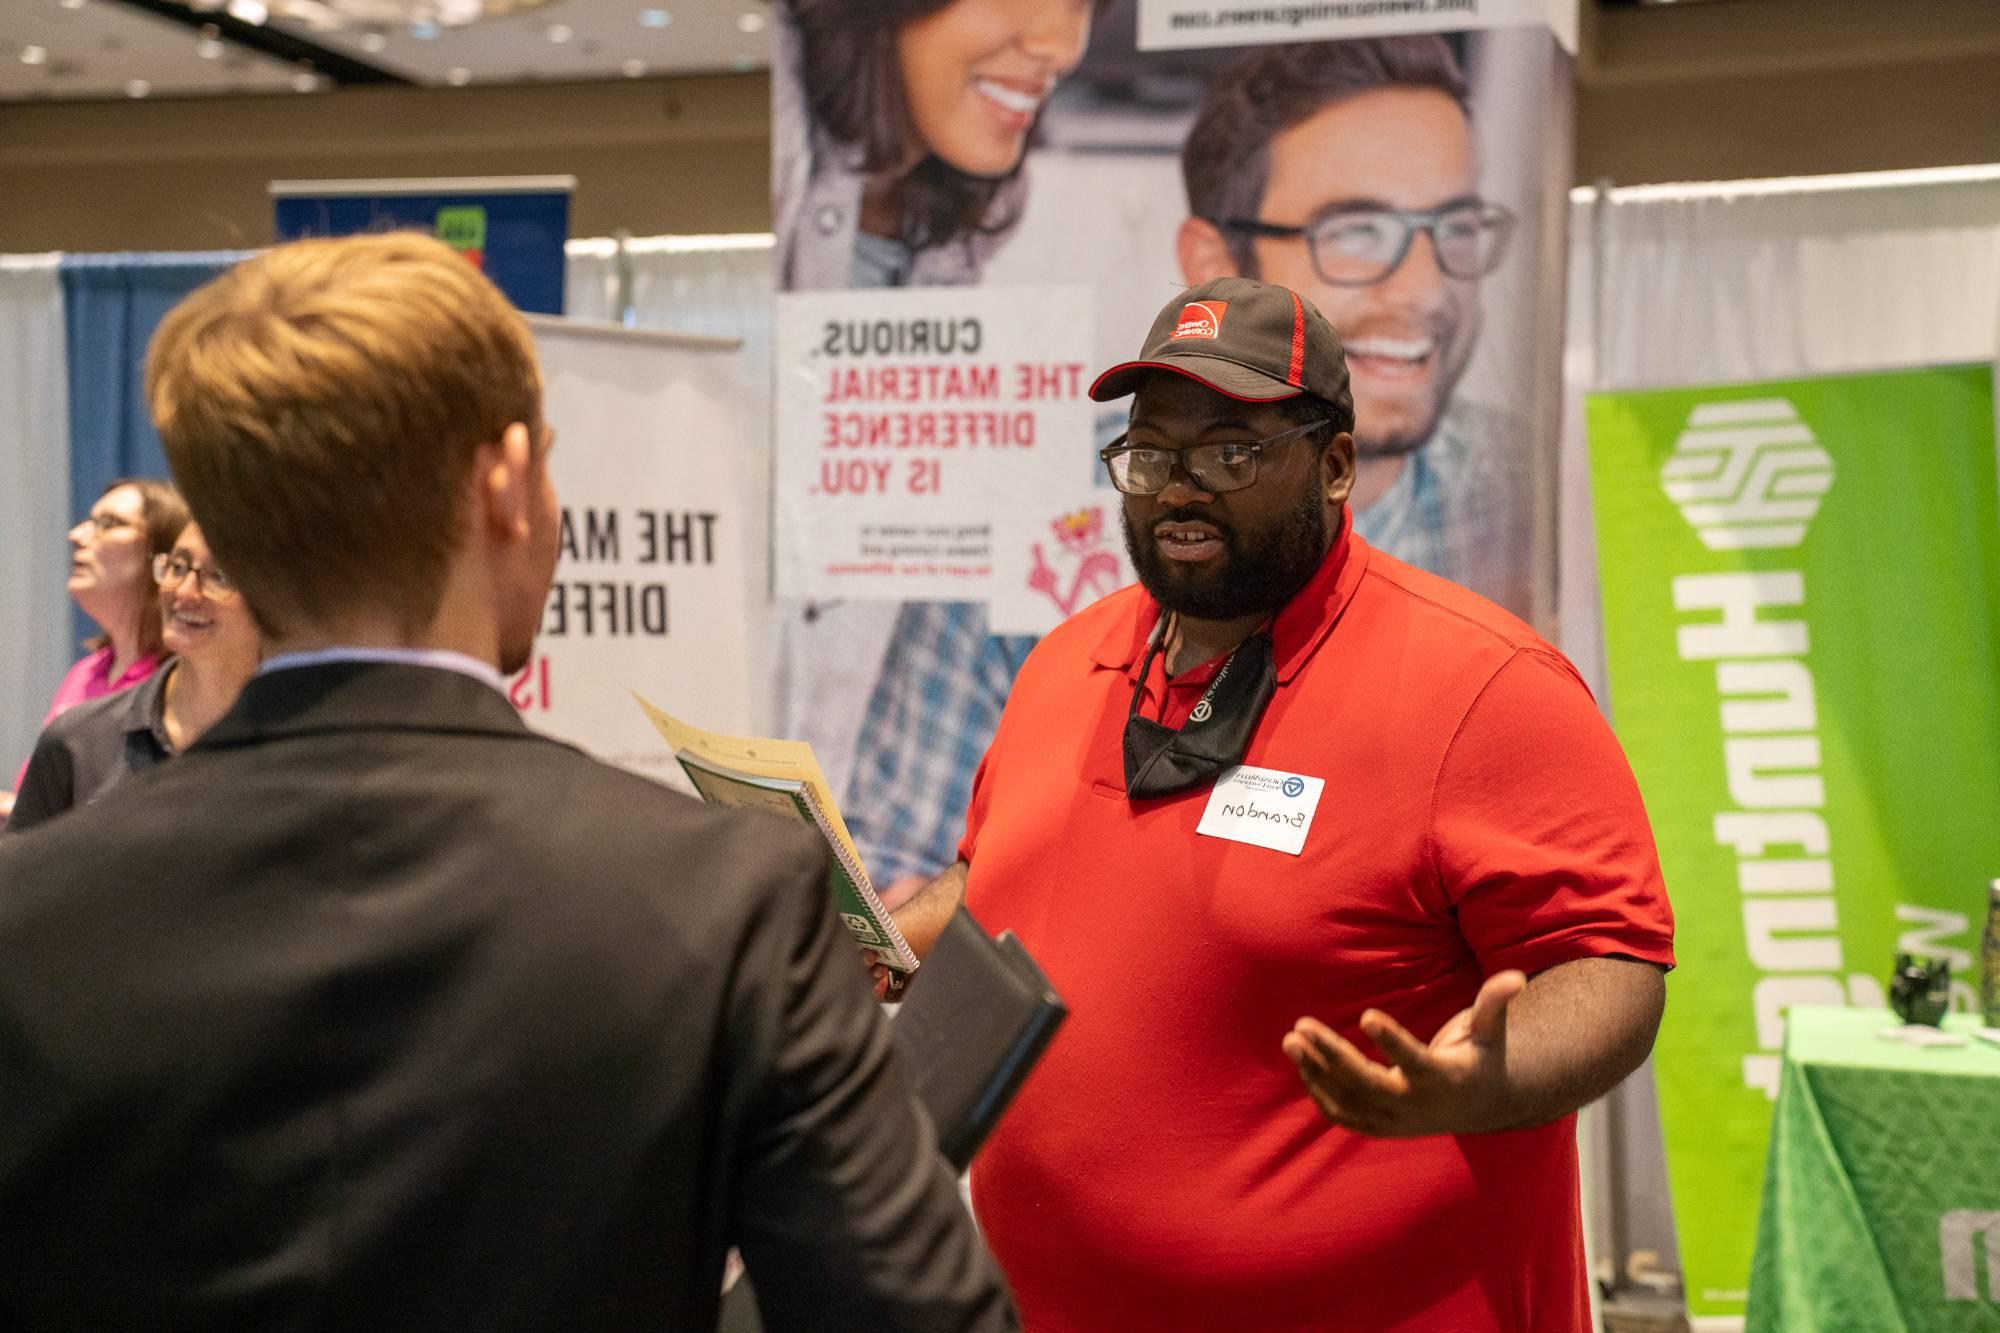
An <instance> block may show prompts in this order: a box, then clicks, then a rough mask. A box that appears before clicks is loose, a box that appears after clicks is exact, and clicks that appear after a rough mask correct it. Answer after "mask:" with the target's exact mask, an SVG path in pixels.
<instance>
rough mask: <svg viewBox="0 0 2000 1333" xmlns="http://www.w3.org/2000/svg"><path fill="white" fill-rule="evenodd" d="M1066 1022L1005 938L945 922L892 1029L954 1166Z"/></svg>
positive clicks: (962, 1163)
mask: <svg viewBox="0 0 2000 1333" xmlns="http://www.w3.org/2000/svg"><path fill="white" fill-rule="evenodd" d="M1068 1013H1069V1010H1068V1009H1067V1008H1066V1007H1065V1006H1064V1005H1063V1002H1062V997H1061V996H1059V995H1057V994H1056V992H1055V989H1054V988H1053V987H1052V986H1050V985H1049V979H1048V978H1047V977H1045V976H1043V975H1042V969H1041V968H1039V967H1037V966H1036V965H1035V960H1034V959H1033V958H1031V957H1029V956H1028V951H1027V950H1026V949H1024V948H1022V947H1021V942H1020V941H1019V940H1018V939H1015V938H1014V933H1013V932H1012V931H1009V930H1003V931H1001V932H1000V934H999V937H998V938H990V937H988V935H987V934H986V932H985V931H984V930H982V929H980V926H979V923H978V922H977V921H975V920H973V917H972V914H971V913H970V912H968V911H966V910H965V909H964V908H963V907H961V908H959V909H958V911H956V912H954V913H953V914H952V918H951V921H950V922H949V923H948V924H947V925H946V926H945V928H944V932H943V933H942V934H941V935H939V936H938V940H937V943H936V944H934V945H933V946H931V951H930V955H929V957H927V958H925V959H924V965H923V966H922V967H921V968H920V969H918V971H917V974H916V977H915V978H914V980H913V981H912V982H911V985H910V995H909V998H908V999H907V1000H905V1001H903V1004H902V1007H901V1009H900V1011H899V1012H898V1013H897V1015H896V1021H895V1022H894V1023H892V1024H891V1025H890V1030H891V1031H892V1032H893V1033H894V1034H895V1038H896V1044H897V1045H899V1046H901V1047H902V1048H903V1054H904V1056H905V1057H906V1060H905V1064H906V1066H907V1068H908V1069H909V1071H910V1077H911V1078H912V1080H914V1082H915V1083H916V1091H917V1100H919V1101H921V1102H922V1103H923V1104H924V1109H925V1110H926V1111H928V1112H930V1117H931V1120H932V1122H933V1123H935V1124H936V1125H937V1134H938V1147H939V1148H940V1149H941V1150H942V1151H943V1153H944V1155H945V1159H946V1160H947V1161H949V1162H950V1163H951V1164H952V1166H954V1167H956V1168H957V1169H958V1170H960V1171H963V1170H965V1168H966V1166H967V1165H968V1164H970V1163H971V1161H972V1155H973V1154H974V1153H976V1152H978V1151H979V1145H980V1144H982V1143H984V1142H985V1141H986V1136H987V1134H989V1133H990V1132H992V1129H993V1126H994V1125H995V1124H997V1123H999V1120H1000V1114H1001V1112H1003V1111H1005V1110H1006V1109H1007V1104H1008V1103H1009V1102H1010V1101H1012V1100H1013V1098H1014V1094H1015V1092H1017V1091H1018V1090H1019V1089H1020V1086H1021V1081H1022V1080H1023V1079H1025V1078H1026V1077H1027V1076H1028V1071H1029V1070H1030V1069H1032V1068H1034V1065H1035V1061H1036V1060H1038V1059H1040V1058H1041V1055H1042V1052H1043V1051H1044V1050H1045V1049H1047V1047H1048V1044H1049V1039H1050V1038H1051V1037H1053V1036H1055V1033H1056V1029H1057V1028H1058V1027H1060V1026H1061V1025H1062V1021H1063V1019H1064V1018H1065V1017H1066V1016H1067V1015H1068Z"/></svg>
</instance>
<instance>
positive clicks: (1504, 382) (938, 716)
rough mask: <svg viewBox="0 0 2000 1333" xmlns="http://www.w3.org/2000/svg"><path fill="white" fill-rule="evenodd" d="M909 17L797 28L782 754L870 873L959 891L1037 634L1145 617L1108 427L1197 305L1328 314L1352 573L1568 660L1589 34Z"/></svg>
mask: <svg viewBox="0 0 2000 1333" xmlns="http://www.w3.org/2000/svg"><path fill="white" fill-rule="evenodd" d="M920 9H921V12H920V13H914V14H913V15H912V16H911V17H907V18H904V19H901V20H896V19H892V18H889V17H886V16H885V13H884V10H883V7H882V6H880V5H878V4H874V3H870V2H869V0H777V3H774V5H773V10H774V13H775V17H776V20H777V22H776V24H775V29H776V36H777V43H776V51H775V57H774V61H773V68H772V126H773V134H772V138H773V162H772V186H773V214H774V217H775V231H776V242H777V243H776V251H775V262H776V265H777V269H778V283H779V287H780V289H781V295H780V297H779V301H778V307H777V328H776V362H777V365H776V381H777V392H776V402H777V413H776V442H775V452H776V458H777V460H778V461H777V467H776V471H775V475H774V486H775V490H776V505H775V512H776V514H777V517H778V521H777V525H776V528H775V550H774V561H775V565H774V567H775V571H776V585H777V592H778V594H779V597H780V599H781V614H783V615H784V616H785V620H786V623H785V624H784V626H783V628H782V630H781V641H782V645H783V647H782V651H781V660H780V663H779V673H780V678H781V680H782V681H783V682H784V685H783V690H782V693H783V697H784V704H783V710H782V713H781V716H780V717H779V719H778V724H779V726H780V727H782V728H783V729H784V730H785V731H786V732H787V733H788V734H790V735H795V736H801V737H804V738H806V739H809V740H811V741H812V742H813V744H814V746H815V748H816V749H817V750H818V751H819V752H820V753H821V754H822V756H823V758H825V760H826V767H827V769H828V772H829V776H830V778H831V779H832V780H833V782H834V784H835V786H836V789H837V790H839V791H840V793H841V796H842V804H843V809H844V810H846V811H847V812H848V814H849V816H850V819H849V822H850V826H851V827H852V828H853V830H854V832H855V836H856V839H857V841H858V842H859V843H860V845H861V847H862V851H863V853H864V856H866V857H867V858H868V860H869V861H870V863H871V865H872V864H886V865H887V866H888V867H889V872H888V874H887V875H886V876H884V877H886V878H892V877H894V875H895V874H898V873H921V872H922V871H926V870H932V871H934V870H936V869H940V868H942V865H943V864H944V863H945V862H948V861H949V859H950V857H951V854H952V847H953V844H954V842H955V829H956V827H957V825H958V823H959V821H960V820H961V818H962V816H963V803H964V799H965V794H966V791H967V788H968V787H969V782H970V775H971V769H972V767H973V766H974V765H976V763H977V762H978V757H979V755H980V754H981V753H982V752H983V751H984V749H985V746H986V744H987V742H988V741H989V740H990V738H991V735H992V729H993V726H994V723H995V721H996V720H997V718H998V716H999V712H1000V709H1001V707H1002V705H1003V704H1004V702H1005V698H1006V694H1007V690H1008V688H1009V685H1010V683H1011V681H1012V679H1013V674H1014V672H1015V671H1016V670H1017V669H1018V667H1019V665H1020V661H1021V659H1022V657H1023V656H1024V655H1025V654H1026V653H1027V652H1028V651H1029V649H1030V648H1031V647H1032V641H1031V638H1030V637H1028V636H1033V635H1039V634H1042V633H1046V632H1047V631H1048V630H1050V629H1051V628H1053V627H1054V626H1055V625H1056V624H1057V623H1059V622H1060V621H1061V620H1063V619H1064V618H1066V617H1067V616H1069V615H1071V614H1074V613H1075V612H1076V611H1079V610H1081V609H1082V608H1083V607H1085V606H1087V605H1088V604H1089V603H1091V602H1093V601H1095V600H1097V599H1098V598H1100V597H1102V596H1103V595H1105V594H1106V593H1108V592H1110V591H1112V590H1114V589H1115V588H1116V587H1118V586H1120V585H1122V584H1124V583H1126V582H1128V581H1129V580H1130V579H1131V577H1132V575H1131V572H1130V570H1131V565H1130V562H1129V559H1128V556H1127V551H1126V539H1125V534H1124V531H1123V522H1122V514H1123V511H1124V507H1123V501H1122V499H1121V497H1120V496H1119V494H1118V493H1117V492H1116V491H1115V490H1113V489H1112V487H1111V486H1110V483H1109V480H1108V478H1107V477H1105V475H1104V469H1103V467H1102V465H1101V464H1100V463H1099V462H1098V459H1097V452H1098V450H1099V449H1101V448H1103V447H1104V446H1105V445H1107V444H1109V443H1111V442H1112V441H1113V440H1114V439H1115V438H1117V436H1118V435H1119V434H1120V432H1121V431H1122V430H1123V429H1124V426H1125V422H1126V416H1127V413H1128V411H1129V409H1130V406H1131V403H1130V400H1129V399H1128V400H1124V401H1117V402H1111V403H1103V404H1099V403H1093V402H1090V401H1088V399H1087V398H1086V397H1085V396H1084V391H1085V390H1087V388H1088V386H1089V384H1090V383H1091V381H1092V379H1093V378H1094V377H1095V375H1096V374H1097V372H1099V371H1101V370H1103V369H1105V368H1106V367H1109V366H1111V365H1112V364H1114V363H1116V362H1119V361H1123V360H1127V359H1130V358H1132V357H1134V356H1136V355H1137V354H1138V353H1139V351H1140V348H1141V344H1142V343H1143V341H1144V339H1145V335H1146V332H1147V330H1148V328H1149V327H1150V325H1151V323H1152V320H1153V317H1154V316H1155V314H1156V313H1157V312H1158V311H1159V310H1160V308H1161V307H1162V306H1164V305H1166V304H1167V303H1168V302H1169V301H1171V300H1173V299H1174V298H1175V295H1176V294H1177V293H1178V292H1179V291H1181V290H1182V289H1183V288H1185V287H1187V286H1191V285H1194V284H1197V283H1201V282H1206V281H1209V280H1211V279H1214V278H1218V277H1224V276H1247V277H1260V278H1263V279H1265V280H1268V281H1272V282H1278V283H1282V284H1284V285H1286V286H1289V287H1291V288H1293V289H1294V290H1296V291H1298V292H1299V293H1301V294H1302V295H1303V296H1304V297H1305V298H1306V299H1307V300H1310V301H1311V302H1313V303H1314V304H1315V305H1316V306H1318V307H1319V309H1320V310H1321V311H1322V312H1323V313H1324V314H1325V315H1326V316H1327V317H1328V319H1330V320H1331V321H1332V323H1333V324H1334V326H1335V327H1336V328H1337V329H1338V330H1339V331H1340V333H1341V335H1342V337H1343V338H1344V340H1345V343H1346V348H1347V353H1348V360H1349V367H1350V370H1351V372H1352V376H1353V385H1354V397H1355V411H1356V418H1357V422H1356V430H1355V438H1356V441H1357V448H1358V452H1359V455H1360V462H1359V475H1358V477H1357V484H1356V489H1355V492H1354V498H1353V502H1352V503H1353V507H1354V510H1355V515H1356V526H1357V529H1358V530H1359V531H1360V533H1361V534H1362V536H1363V537H1365V538H1366V539H1367V540H1368V541H1370V542H1371V543H1374V544H1375V545H1377V546H1378V547H1380V548H1382V549H1384V550H1386V551H1388V552H1389V553H1390V554H1392V555H1395V556H1397V557H1400V558H1402V559H1405V560H1408V561H1410V562H1412V563H1414V564H1417V565H1420V566H1422V567H1424V568H1426V569H1429V570H1432V571H1433V572H1435V573H1439V574H1442V575H1443V576H1445V577H1447V578H1451V579H1454V580H1457V581H1459V582H1461V583H1464V584H1465V585H1467V586H1468V587H1470V588H1472V589H1473V590H1474V591H1477V592H1480V593H1483V594H1485V595H1487V596H1489V597H1491V598H1493V599H1494V600H1496V601H1498V602H1500V603H1502V604H1503V605H1505V606H1506V607H1508V608H1509V609H1511V610H1513V611H1516V612H1518V613H1519V614H1521V615H1522V616H1524V617H1527V618H1529V619H1530V620H1532V621H1534V622H1535V623H1536V624H1537V626H1538V627H1539V628H1541V629H1543V630H1544V631H1547V632H1551V633H1553V632H1554V631H1555V628H1556V627H1555V626H1554V624H1553V612H1554V606H1555V599H1554V581H1553V571H1554V550H1555V544H1554V529H1555V524H1554V480H1553V478H1554V447H1553V446H1554V441H1555V439H1556V437H1557V433H1558V431H1557V408H1558V403H1559V393H1558V389H1559V375H1560V356H1561V345H1562V339H1561V329H1560V318H1561V315H1560V311H1561V295H1562V282H1563V274H1564V271H1565V270H1564V253H1563V220H1564V216H1565V214H1564V208H1565V192H1566V190H1567V188H1568V185H1569V180H1570V138H1571V117H1570V102H1571V98H1570V93H1571V87H1572V83H1571V79H1572V71H1571V58H1570V55H1569V50H1568V41H1569V36H1570V34H1571V33H1572V32H1573V31H1574V26H1575V17H1576V11H1577V6H1576V3H1575V0H1534V2H1532V3H1530V2H1529V0H1435V2H1434V0H1395V3H1393V4H1389V3H1374V2H1371V3H1367V4H1360V3H1352V4H1307V5H1278V6H1274V7H1266V6H1257V5H1251V6H1243V5H1233V4H1228V3H1226V2H1225V0H1217V2H1216V3H1215V4H1211V5H1206V6H1204V5H1197V4H1194V3H1192V2H1191V0H1190V2H1189V3H1181V2H1180V0H1171V2H1169V0H1035V3H1030V4H1006V5H994V4H989V3H983V2H982V0H948V2H947V3H943V4H932V5H927V6H922V7H920ZM1162 34H1164V35H1162ZM885 599H893V600H885ZM1001 636H1006V637H1001ZM850 775H851V780H850Z"/></svg>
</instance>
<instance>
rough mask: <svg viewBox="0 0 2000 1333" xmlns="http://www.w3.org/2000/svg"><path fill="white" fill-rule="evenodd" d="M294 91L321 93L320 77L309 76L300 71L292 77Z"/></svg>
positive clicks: (315, 75)
mask: <svg viewBox="0 0 2000 1333" xmlns="http://www.w3.org/2000/svg"><path fill="white" fill-rule="evenodd" d="M292 91H293V92H295V93H310V92H317V91H319V75H317V74H308V73H306V72H305V71H304V70H300V71H299V72H298V73H297V74H294V75H292Z"/></svg>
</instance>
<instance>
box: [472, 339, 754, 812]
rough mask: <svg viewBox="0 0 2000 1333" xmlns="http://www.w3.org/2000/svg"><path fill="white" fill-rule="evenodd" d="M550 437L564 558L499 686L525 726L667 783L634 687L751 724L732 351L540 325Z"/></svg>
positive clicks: (747, 518)
mask: <svg viewBox="0 0 2000 1333" xmlns="http://www.w3.org/2000/svg"><path fill="white" fill-rule="evenodd" d="M532 323H533V326H534V331H535V346H536V350H537V351H538V352H539V353H540V355H541V360H542V374H543V377H544V379H545V381H546V384H547V391H546V400H545V402H546V412H547V417H548V421H549V424H550V425H551V426H552V427H554V429H555V431H556V446H555V450H554V452H552V453H551V454H550V455H549V468H550V472H551V474H552V476H553V478H554V481H555V486H556V493H557V495H558V497H559V498H560V500H561V502H562V529H561V541H562V545H561V551H560V554H559V557H558V562H557V565H556V577H555V584H554V586H553V587H552V588H550V590H549V601H548V606H547V607H546V609H545V610H544V612H543V615H542V628H541V636H540V637H539V638H538V639H537V640H536V644H535V658H534V660H533V661H531V662H530V663H529V664H528V666H527V669H526V670H524V671H523V672H522V673H521V674H520V675H519V676H517V677H515V679H514V680H513V681H512V682H511V690H510V693H511V695H512V698H513V700H514V705H515V707H517V708H519V709H520V710H521V712H522V715H523V716H524V717H526V718H527V719H528V721H529V722H530V723H531V724H532V725H533V726H535V727H536V728H537V729H538V730H542V731H546V732H549V733H551V734H553V735H556V736H560V737H562V738H563V739H564V740H567V741H572V742H574V743H576V744H577V745H580V746H582V747H583V748H584V749H586V750H588V751H590V752H591V753H592V754H594V755H596V756H597V757H598V758H600V759H603V760H606V761H607V762H610V763H614V764H618V765H620V766H622V767H625V768H629V769H632V770H633V771H635V772H639V773H644V774H646V775H647V776H649V777H654V778H659V779H662V780H667V779H669V778H670V777H672V778H674V779H675V780H678V769H677V766H676V765H675V764H674V762H673V756H672V754H671V753H670V752H669V751H668V749H667V747H666V744H665V743H664V742H663V741H661V740H660V738H659V736H658V734H657V733H656V732H655V731H654V730H653V728H652V726H651V725H649V724H648V723H647V721H646V718H645V715H644V714H643V713H642V712H641V711H640V710H639V705H638V704H637V703H635V702H634V701H633V698H632V695H633V692H634V691H639V692H642V693H644V694H645V695H646V697H647V698H649V699H655V700H658V701H659V703H660V704H661V706H663V707H667V708H671V709H673V710H674V712H675V714H676V715H678V716H681V717H685V718H688V719H690V720H693V721H696V722H698V723H699V724H700V725H701V726H703V727H706V728H710V729H713V730H718V731H727V732H732V733H736V734H743V733H746V732H750V731H752V729H753V727H754V725H755V723H756V722H757V721H758V720H759V719H758V718H757V717H756V715H755V714H754V713H753V703H754V701H753V699H752V698H751V693H750V681H751V678H752V675H753V673H752V671H751V665H750V631H749V623H748V617H749V615H750V608H751V607H752V606H754V605H757V604H758V603H759V602H760V601H761V592H762V590H761V589H758V588H755V587H753V586H752V583H751V580H750V579H749V577H748V576H747V572H746V568H745V553H746V550H747V549H748V546H749V544H750V543H752V542H756V541H761V540H763V536H764V525H763V523H762V522H761V521H755V522H753V520H752V515H751V511H750V509H749V506H747V505H745V504H744V503H743V486H742V479H741V478H740V477H739V475H738V473H737V471H736V468H735V461H734V460H736V459H737V458H738V457H739V456H740V455H741V454H743V453H745V452H747V450H746V449H744V448H743V447H742V446H741V444H740V442H739V441H738V440H737V434H738V432H737V421H738V414H737V411H736V408H735V405H734V404H733V402H732V401H731V394H732V393H733V392H740V391H741V390H740V386H739V385H738V384H737V381H738V378H739V377H738V374H737V367H736V361H737V357H738V355H739V354H738V352H737V350H736V346H735V344H734V343H733V342H729V341H725V340H722V339H708V338H677V337H673V336H671V335H664V334H657V333H640V332H633V331H629V330H625V329H619V328H614V327H607V326H599V325H589V324H580V323H569V322H566V321H562V320H549V319H536V320H534V321H532Z"/></svg>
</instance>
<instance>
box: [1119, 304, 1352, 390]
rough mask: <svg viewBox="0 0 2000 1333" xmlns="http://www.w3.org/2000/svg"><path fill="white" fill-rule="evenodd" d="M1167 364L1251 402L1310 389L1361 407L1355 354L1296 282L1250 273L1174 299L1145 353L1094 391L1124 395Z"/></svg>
mask: <svg viewBox="0 0 2000 1333" xmlns="http://www.w3.org/2000/svg"><path fill="white" fill-rule="evenodd" d="M1159 370H1165V371H1170V372H1172V373H1173V374H1176V375H1185V376H1186V377H1187V378H1189V379H1191V380H1194V381H1195V382H1196V383H1199V384H1204V385H1206V386H1208V387H1209V388H1211V389H1213V390H1215V391H1216V392H1217V393H1220V394H1226V395H1228V396H1229V397H1231V398H1237V399H1241V400H1242V401H1244V402H1247V403H1272V402H1277V401H1278V400H1280V399H1284V398H1296V397H1298V396H1299V395H1300V394H1302V393H1309V394H1313V395H1314V396H1316V397H1319V398H1324V399H1325V400H1326V401H1327V402H1329V403H1332V404H1334V405H1335V406H1337V407H1341V408H1344V409H1345V410H1346V411H1347V412H1352V411H1353V410H1354V395H1353V391H1352V390H1351V389H1349V388H1348V384H1347V353H1346V352H1345V351H1343V350H1342V349H1341V346H1340V335H1339V334H1337V333H1335V332H1334V331H1333V325H1331V324H1329V323H1328V322H1327V319H1326V316H1325V315H1322V314H1320V312H1319V311H1318V310H1317V309H1316V308H1315V307H1314V306H1313V303H1312V302H1311V301H1308V300H1306V299H1305V298H1304V297H1302V296H1300V295H1299V294H1298V293H1297V292H1295V291H1293V290H1292V289H1291V288H1289V287H1279V286H1276V285H1274V284H1272V283H1268V282H1256V281H1253V280H1252V279H1250V278H1216V279H1215V280H1213V281H1211V282H1204V283H1202V284H1201V285H1200V286H1198V287H1190V288H1188V289H1187V290H1186V291H1184V292H1182V293H1181V294H1180V295H1178V296H1176V297H1175V298H1174V299H1173V300H1171V301H1169V302H1167V304H1166V306H1165V307H1164V308H1163V309H1162V310H1161V311H1160V313H1159V316H1158V317H1157V318H1155V319H1154V320H1153V330H1152V332H1151V333H1148V334H1147V335H1146V347H1145V350H1144V351H1143V352H1141V353H1140V354H1139V359H1138V360H1137V361H1125V362H1121V363H1120V364H1118V365H1115V366H1113V367H1111V369H1109V370H1107V371H1105V372H1104V373H1103V374H1102V375H1099V376H1098V377H1097V382H1096V383H1094V384H1092V385H1091V386H1090V396H1091V397H1092V398H1095V399H1096V400H1097V401H1098V402H1100V403H1101V402H1104V401H1106V400H1107V399H1111V398H1123V397H1124V396H1125V395H1126V394H1128V393H1135V392H1137V391H1138V388H1139V385H1140V384H1141V383H1143V382H1144V380H1145V378H1146V376H1147V375H1149V374H1151V373H1153V372H1154V371H1159Z"/></svg>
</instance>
